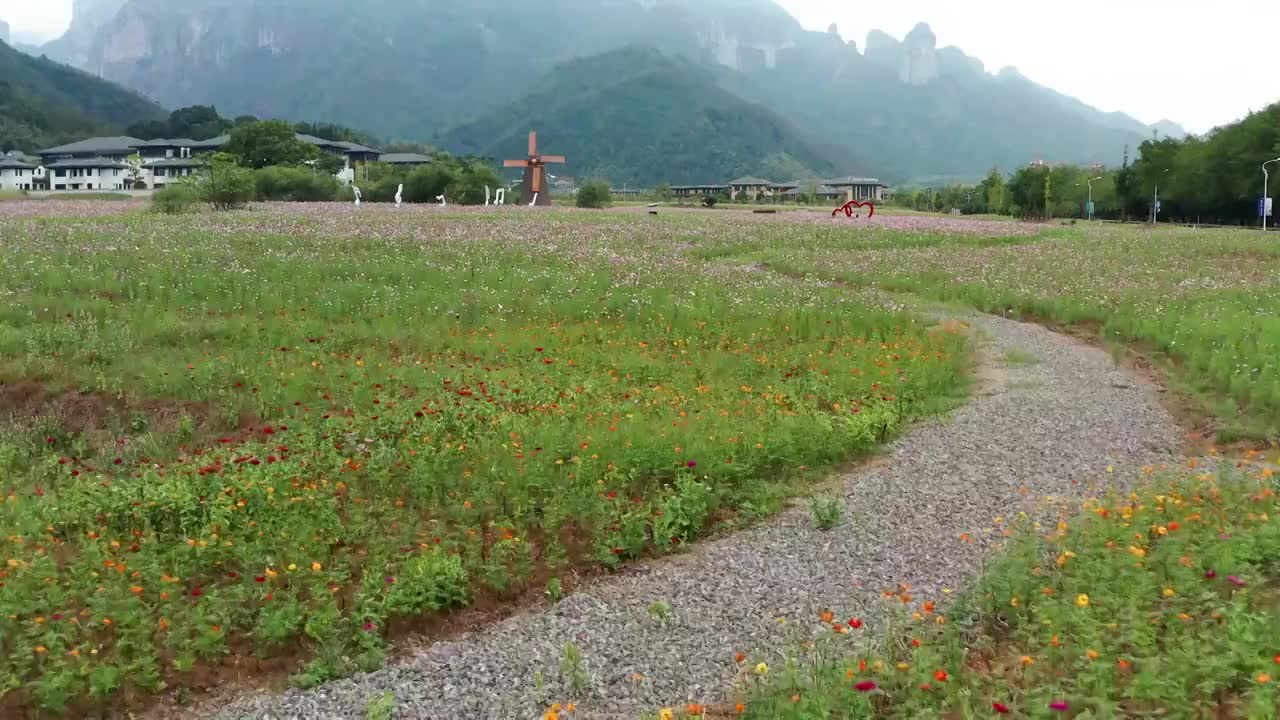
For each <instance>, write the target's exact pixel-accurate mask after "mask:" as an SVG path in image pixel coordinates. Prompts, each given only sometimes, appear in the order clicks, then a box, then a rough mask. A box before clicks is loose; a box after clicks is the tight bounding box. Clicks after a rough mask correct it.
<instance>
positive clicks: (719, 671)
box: [200, 315, 1181, 719]
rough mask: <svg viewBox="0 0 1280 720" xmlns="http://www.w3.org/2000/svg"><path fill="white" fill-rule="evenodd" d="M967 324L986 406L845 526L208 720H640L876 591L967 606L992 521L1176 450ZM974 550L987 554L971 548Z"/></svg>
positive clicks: (1105, 371) (945, 427)
mask: <svg viewBox="0 0 1280 720" xmlns="http://www.w3.org/2000/svg"><path fill="white" fill-rule="evenodd" d="M957 317H959V316H957ZM962 319H964V320H965V321H966V322H969V323H971V324H972V325H973V326H974V327H975V328H976V329H977V331H978V333H979V336H980V337H982V338H983V343H982V345H983V379H982V383H981V385H980V387H979V388H977V389H976V396H975V398H974V399H973V400H972V401H971V402H970V403H968V404H967V405H965V406H964V407H963V408H961V409H959V410H957V411H955V412H954V413H952V414H951V415H950V416H948V417H945V418H940V419H937V420H933V421H929V422H924V423H920V424H919V425H917V426H915V427H914V428H912V429H911V430H910V431H909V432H907V433H906V434H905V435H904V436H903V437H901V438H900V439H898V440H897V441H896V442H894V443H893V445H892V446H891V448H890V449H889V451H888V453H887V457H885V458H882V459H880V460H878V461H875V462H872V463H869V464H868V465H866V466H865V467H862V468H859V469H856V470H853V471H851V472H850V473H849V474H848V475H846V476H845V477H843V478H839V479H838V480H839V481H840V482H842V486H843V489H842V494H843V500H844V504H845V507H846V513H845V517H846V521H845V523H844V524H843V525H841V526H840V527H838V528H836V529H834V530H831V531H829V532H819V531H817V530H815V529H814V528H813V526H812V521H811V519H810V516H809V510H808V504H807V503H798V504H797V505H796V506H795V507H793V508H792V509H790V510H787V511H785V512H783V513H781V514H779V515H778V516H777V517H775V518H773V519H772V520H770V521H769V522H768V523H766V524H763V525H761V526H758V527H755V528H752V529H749V530H746V531H743V532H740V533H737V534H734V535H732V536H731V537H725V538H722V539H718V540H714V541H709V542H702V543H698V544H696V545H695V546H693V547H692V549H691V550H690V551H689V552H688V553H687V554H684V555H680V556H677V557H674V558H667V559H663V560H657V561H652V562H648V563H641V564H638V565H636V566H634V567H632V568H631V569H629V570H628V571H627V572H625V573H624V574H621V575H619V576H615V577H612V578H609V579H607V580H604V581H601V582H598V583H595V584H594V585H592V586H590V587H589V588H587V589H586V590H583V591H581V592H578V593H575V594H573V595H571V596H569V597H567V598H565V599H564V600H563V601H562V602H561V603H560V604H559V605H558V606H556V607H554V608H550V609H541V610H537V611H533V612H529V613H525V614H522V615H518V616H516V617H513V618H511V619H509V620H506V621H503V622H500V623H498V624H496V625H494V626H492V627H489V628H486V629H484V630H483V631H480V632H477V633H475V634H473V635H470V636H468V637H464V638H460V639H458V640H455V641H451V642H440V643H435V644H433V645H429V646H424V647H422V648H419V649H417V650H416V651H415V652H414V653H413V654H412V655H410V656H409V657H404V658H402V659H399V660H396V661H392V662H391V663H389V664H388V666H387V667H385V668H384V669H382V670H379V671H377V672H374V673H371V674H366V675H360V676H357V677H354V678H350V679H346V680H341V681H337V682H333V683H330V684H328V685H325V686H322V687H320V688H317V689H314V690H309V691H289V692H285V693H282V694H258V695H247V696H243V697H240V698H238V699H236V700H235V701H233V702H230V703H225V704H222V705H220V706H219V708H218V713H217V714H216V717H221V718H255V719H256V718H280V719H283V718H363V717H365V711H366V706H367V704H368V702H369V701H370V700H371V699H373V698H376V697H378V696H379V695H381V694H382V693H384V692H385V691H388V690H389V691H391V692H392V693H394V695H395V698H396V713H395V717H398V718H502V719H506V718H533V717H541V712H542V710H543V709H545V708H546V707H547V705H548V704H550V703H552V702H565V703H567V702H570V701H575V702H577V705H578V709H577V711H576V712H575V713H573V715H572V716H571V717H573V718H613V717H617V718H635V717H637V716H638V715H640V714H641V713H643V712H652V711H654V710H656V709H657V708H659V707H662V706H664V705H683V704H684V703H688V702H708V703H710V702H719V701H724V700H728V699H729V698H726V697H725V694H726V693H728V692H730V691H731V690H732V683H733V678H734V674H735V669H736V664H735V662H734V654H735V653H736V652H739V651H744V652H747V653H749V654H750V655H751V656H752V659H753V661H754V660H756V659H761V658H765V659H773V660H776V659H777V657H776V655H775V656H773V657H772V658H769V657H768V656H767V655H766V653H768V652H770V651H771V650H770V648H772V652H774V653H776V652H777V651H778V649H779V648H781V647H785V646H786V644H787V642H788V638H791V640H792V641H794V632H795V628H797V627H807V626H813V625H814V621H815V619H816V616H817V614H818V613H819V612H820V610H821V609H822V608H824V607H831V608H837V609H840V610H842V611H843V612H847V613H850V614H854V613H856V614H858V615H860V616H862V617H865V618H868V620H869V623H870V624H874V620H875V617H876V612H877V610H876V608H877V607H878V606H879V595H880V592H881V591H882V590H884V589H886V588H890V587H894V586H896V585H897V584H898V583H902V582H906V583H910V584H911V586H912V594H913V595H914V596H915V597H917V598H920V599H935V600H939V601H941V600H944V599H945V598H946V595H945V594H944V593H943V588H959V587H962V586H963V584H964V583H965V581H966V579H967V578H969V577H971V576H973V575H974V574H975V573H976V572H977V571H978V570H979V568H980V565H981V563H982V561H983V558H984V557H985V556H986V555H987V554H988V552H989V551H990V549H991V548H992V547H993V546H994V545H995V544H996V543H997V541H998V539H999V538H1000V537H1001V536H1000V534H999V533H998V532H993V531H992V530H991V527H992V523H993V520H994V519H995V518H996V517H997V516H1006V517H1008V516H1011V515H1014V514H1016V513H1017V511H1018V510H1022V509H1026V510H1031V509H1032V508H1033V506H1035V505H1036V504H1037V502H1038V501H1040V500H1042V499H1043V498H1044V496H1046V495H1057V496H1062V495H1072V494H1079V492H1080V491H1081V488H1082V487H1083V484H1082V485H1080V486H1073V485H1072V482H1071V481H1072V480H1073V479H1079V480H1081V481H1082V483H1083V482H1084V481H1086V480H1088V481H1092V480H1096V479H1099V478H1107V477H1111V478H1113V479H1114V480H1115V481H1116V482H1123V481H1124V480H1123V479H1124V478H1133V477H1134V476H1135V474H1137V472H1138V470H1137V467H1138V466H1140V465H1144V464H1149V463H1161V462H1171V461H1175V458H1176V453H1177V452H1178V450H1179V448H1180V447H1181V433H1180V431H1179V430H1178V427H1177V425H1176V424H1175V422H1174V420H1173V419H1172V418H1171V417H1170V416H1169V414H1168V413H1167V412H1165V411H1164V410H1163V409H1162V408H1161V406H1160V405H1159V403H1158V402H1157V399H1156V392H1157V391H1156V389H1155V388H1153V387H1151V386H1149V385H1146V384H1144V383H1143V382H1142V381H1140V380H1137V379H1135V378H1134V377H1132V376H1130V375H1128V374H1127V373H1125V372H1123V371H1121V370H1118V369H1116V368H1115V366H1114V364H1113V363H1112V362H1111V360H1110V359H1109V358H1108V357H1107V355H1106V354H1105V353H1104V352H1102V351H1100V350H1097V349H1094V348H1090V347H1088V346H1086V345H1084V344H1082V343H1080V342H1079V341H1077V340H1075V339H1072V338H1068V337H1065V336H1062V335H1057V334H1054V333H1052V332H1049V331H1047V330H1045V329H1043V328H1040V327H1038V326H1034V325H1027V324H1023V323H1017V322H1013V321H1009V320H1004V319H1001V318H996V317H991V316H982V315H973V316H964V317H963V318H962ZM1010 351H1015V354H1014V356H1006V353H1009V352H1010ZM1032 358H1034V360H1033V361H1031V362H1028V360H1031V359H1032ZM1015 360H1021V362H1014V361H1015ZM1108 466H1114V474H1113V475H1111V476H1108V475H1107V474H1106V473H1107V468H1108ZM1073 488H1074V490H1075V492H1074V493H1073ZM962 533H969V534H970V535H971V536H972V537H973V538H974V539H975V540H976V542H973V543H966V542H962V541H960V539H959V536H960V535H961V534H962ZM655 601H664V602H667V603H670V605H671V608H672V610H673V612H672V617H671V618H670V619H669V620H668V621H666V622H665V623H664V622H660V621H659V620H658V619H655V618H654V617H653V616H652V615H651V613H650V611H649V607H650V605H651V604H652V603H654V602H655ZM842 616H845V617H847V615H842ZM780 617H785V618H788V619H791V620H792V622H788V623H786V624H781V623H779V622H778V618H780ZM797 620H798V621H799V622H796V621H797ZM569 642H572V643H574V644H575V645H576V646H577V647H578V648H579V649H580V650H581V652H582V655H583V658H584V665H585V669H586V671H587V672H588V673H589V675H590V680H589V682H588V684H587V687H586V689H585V691H583V692H580V693H575V692H573V691H572V690H571V688H570V687H569V685H568V684H567V683H566V682H564V681H563V680H562V677H561V672H560V669H559V666H560V661H561V657H562V652H563V647H564V645H565V644H566V643H569ZM539 678H540V679H539ZM540 683H541V686H542V688H541V690H539V684H540ZM212 714H214V713H211V712H208V711H207V709H206V711H204V712H200V716H202V717H209V716H210V715H212Z"/></svg>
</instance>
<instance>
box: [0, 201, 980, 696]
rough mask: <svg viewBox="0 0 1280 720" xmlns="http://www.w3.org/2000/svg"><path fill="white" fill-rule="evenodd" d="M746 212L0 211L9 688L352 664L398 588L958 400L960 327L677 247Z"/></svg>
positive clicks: (643, 519) (712, 502)
mask: <svg viewBox="0 0 1280 720" xmlns="http://www.w3.org/2000/svg"><path fill="white" fill-rule="evenodd" d="M33 229H34V230H33ZM751 232H753V233H756V234H758V235H761V236H764V235H767V234H768V233H773V232H776V230H775V229H774V228H773V226H770V225H763V224H762V225H760V226H758V227H756V228H753V229H752V231H751ZM740 234H741V229H740V228H739V227H737V226H735V225H734V224H730V223H722V222H719V221H718V220H716V219H714V218H711V217H708V218H700V217H699V218H684V219H681V218H660V219H658V220H656V221H655V220H654V219H652V218H650V217H648V216H647V215H635V216H631V215H626V214H603V213H593V214H583V213H560V212H545V213H536V214H535V213H509V214H498V213H488V214H481V213H470V214H469V213H465V212H461V213H449V214H444V213H441V214H434V213H422V214H417V215H408V214H405V213H400V214H391V213H377V212H367V213H360V214H359V215H357V214H356V213H353V212H351V211H350V209H349V208H347V207H346V206H339V205H332V206H316V207H305V208H297V207H293V208H257V209H255V210H254V211H252V212H248V213H243V214H236V215H215V214H209V213H205V214H194V215H189V216H184V217H181V218H176V217H162V216H155V215H151V214H147V213H136V214H132V215H115V216H106V217H97V218H85V217H69V218H57V219H55V220H47V219H40V220H37V221H34V222H33V221H32V220H30V219H28V218H23V217H15V218H5V217H4V216H3V215H0V235H3V236H4V237H5V238H6V239H7V241H6V242H5V243H3V244H0V264H3V266H4V267H5V269H6V270H5V272H4V273H3V274H0V294H3V295H4V296H5V297H7V298H9V302H6V303H4V304H3V305H0V381H2V382H3V383H4V384H3V385H0V477H3V479H4V483H3V486H4V489H5V495H4V496H0V499H3V500H4V502H0V575H2V577H0V648H2V649H3V651H4V652H3V655H2V656H0V714H9V713H19V712H22V711H23V710H25V709H30V708H43V709H45V710H48V711H51V712H64V713H84V712H92V711H100V710H102V709H104V708H106V707H108V706H109V705H111V704H112V703H113V702H116V701H118V699H119V698H121V697H123V696H124V694H125V693H128V694H129V695H136V694H137V691H150V690H157V689H159V688H161V687H164V686H166V685H167V686H168V687H182V686H184V685H187V684H195V683H199V684H202V685H203V684H206V683H207V682H208V680H206V679H203V676H201V675H200V672H201V671H202V670H207V669H209V668H215V667H217V666H218V665H220V664H221V663H222V662H223V660H224V658H225V657H226V656H228V655H235V656H258V657H273V656H284V657H286V658H297V659H298V660H299V661H300V663H299V664H298V665H297V667H298V674H297V675H296V680H297V681H298V682H299V683H301V684H305V685H310V684H315V683H318V682H321V681H323V680H325V679H328V678H331V677H333V676H335V675H339V674H343V673H347V672H350V671H353V670H356V669H360V668H365V669H368V668H372V667H375V666H377V665H378V664H379V663H380V662H381V661H382V658H383V654H384V652H385V648H386V644H387V642H388V640H389V639H391V638H394V637H395V636H396V635H397V634H403V633H404V632H406V631H407V630H408V629H409V628H412V627H414V626H415V624H416V623H417V622H418V621H420V619H421V618H422V617H424V616H431V615H438V614H440V613H443V612H448V611H450V610H451V609H454V608H460V607H465V606H467V605H468V604H470V603H472V602H474V601H476V600H477V599H479V598H487V599H491V600H497V601H498V602H504V601H507V600H509V599H512V598H515V597H518V596H520V595H521V594H522V593H523V592H524V591H525V590H528V589H530V588H534V589H537V590H541V589H542V588H544V587H550V583H549V579H550V578H552V577H555V576H557V575H560V574H562V573H563V572H565V571H570V570H572V569H574V568H582V567H593V566H594V567H599V566H606V567H610V566H614V565H616V564H617V563H619V562H622V561H625V560H627V559H630V558H634V557H637V556H641V555H649V554H655V553H663V552H669V551H672V550H674V549H678V548H679V547H681V546H682V545H683V544H684V543H686V542H688V541H691V540H693V539H695V538H697V537H699V536H701V535H702V534H703V533H705V532H706V531H708V530H710V529H712V528H714V527H716V526H717V525H719V524H723V523H730V524H732V523H740V522H746V521H750V520H752V519H754V518H758V517H761V516H764V515H766V514H768V513H770V512H772V511H774V510H775V509H776V508H778V507H779V505H780V502H781V500H782V499H783V498H784V497H786V496H788V495H794V494H798V493H801V492H803V487H802V483H803V482H804V481H806V480H807V479H809V478H812V477H816V476H818V475H819V474H820V473H821V471H822V469H824V468H829V467H831V466H833V465H835V464H839V463H842V462H844V461H846V460H848V459H849V458H851V457H855V456H857V455H860V454H864V453H867V452H870V451H872V450H873V449H874V448H875V447H876V446H877V445H878V443H880V442H881V441H882V440H883V439H885V438H886V437H887V436H889V435H890V434H892V433H893V432H894V431H895V430H896V429H898V428H900V427H901V426H902V425H903V424H904V423H906V422H907V421H909V420H910V419H911V418H914V417H917V416H919V415H922V414H925V413H929V412H933V411H935V410H937V409H939V408H942V407H946V406H948V405H949V404H954V402H955V396H956V395H957V394H958V393H959V392H960V390H961V389H962V387H963V385H962V375H963V373H964V371H965V369H966V367H967V364H968V356H969V353H968V351H967V341H966V340H965V339H964V338H962V337H960V336H958V335H953V334H949V333H946V332H940V331H937V330H934V329H931V328H930V324H929V323H927V322H922V321H921V320H919V319H918V318H916V317H913V316H911V315H909V314H906V313H901V312H894V311H888V310H885V309H882V308H880V307H878V306H876V305H874V304H873V303H870V302H867V301H864V300H862V299H861V298H860V297H858V295H857V294H856V293H850V292H849V291H847V290H845V289H843V288H837V287H829V286H825V285H822V284H819V283H814V282H807V281H803V280H796V279H789V278H783V277H780V276H776V275H772V274H768V273H764V274H751V273H745V272H742V271H741V270H739V269H732V268H725V267H724V266H722V265H720V264H717V263H712V262H705V261H702V260H699V259H696V258H684V257H681V249H682V248H684V247H686V246H688V245H690V244H694V245H696V244H698V243H703V242H723V241H726V240H727V239H728V238H730V237H738V236H740ZM593 670H596V669H593ZM570 674H571V675H573V676H574V677H577V676H578V675H579V674H580V673H578V672H577V671H575V672H572V673H570ZM197 678H200V679H197Z"/></svg>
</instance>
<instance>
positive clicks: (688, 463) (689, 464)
mask: <svg viewBox="0 0 1280 720" xmlns="http://www.w3.org/2000/svg"><path fill="white" fill-rule="evenodd" d="M697 466H698V463H696V462H694V461H692V460H690V461H689V462H687V463H685V467H697Z"/></svg>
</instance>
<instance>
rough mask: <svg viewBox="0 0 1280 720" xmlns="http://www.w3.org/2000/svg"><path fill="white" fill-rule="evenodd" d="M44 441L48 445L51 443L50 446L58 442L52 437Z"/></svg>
mask: <svg viewBox="0 0 1280 720" xmlns="http://www.w3.org/2000/svg"><path fill="white" fill-rule="evenodd" d="M44 441H45V442H47V443H49V444H50V445H52V444H54V443H55V442H57V440H54V439H53V438H51V437H48V438H45V439H44Z"/></svg>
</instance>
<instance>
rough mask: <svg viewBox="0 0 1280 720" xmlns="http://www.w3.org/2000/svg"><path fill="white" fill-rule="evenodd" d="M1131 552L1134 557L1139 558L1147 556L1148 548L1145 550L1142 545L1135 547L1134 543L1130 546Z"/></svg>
mask: <svg viewBox="0 0 1280 720" xmlns="http://www.w3.org/2000/svg"><path fill="white" fill-rule="evenodd" d="M1129 553H1130V554H1132V555H1133V556H1134V557H1138V558H1140V557H1146V556H1147V551H1146V550H1143V549H1142V548H1140V547H1134V546H1132V545H1130V546H1129Z"/></svg>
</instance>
